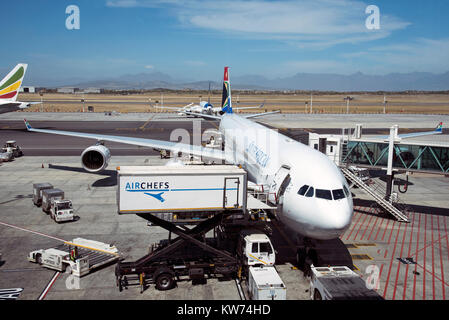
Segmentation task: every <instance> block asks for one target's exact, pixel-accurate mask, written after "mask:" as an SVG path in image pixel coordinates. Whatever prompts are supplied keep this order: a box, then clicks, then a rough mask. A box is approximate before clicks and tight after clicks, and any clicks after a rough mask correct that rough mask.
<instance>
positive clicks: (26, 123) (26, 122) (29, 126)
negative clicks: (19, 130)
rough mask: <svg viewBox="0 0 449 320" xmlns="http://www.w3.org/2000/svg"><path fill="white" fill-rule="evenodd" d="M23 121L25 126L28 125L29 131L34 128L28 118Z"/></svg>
mask: <svg viewBox="0 0 449 320" xmlns="http://www.w3.org/2000/svg"><path fill="white" fill-rule="evenodd" d="M23 122H25V127H27V130H28V131H30V130H31V129H33V128H32V127H31V125H30V124H29V123H28V121H27V120H26V119H23Z"/></svg>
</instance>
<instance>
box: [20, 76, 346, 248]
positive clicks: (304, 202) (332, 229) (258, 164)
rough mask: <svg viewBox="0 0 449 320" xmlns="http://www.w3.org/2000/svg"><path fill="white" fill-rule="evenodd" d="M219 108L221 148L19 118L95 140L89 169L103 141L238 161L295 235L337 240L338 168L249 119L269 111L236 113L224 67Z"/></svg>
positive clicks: (342, 219) (340, 222)
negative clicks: (267, 192) (65, 127)
mask: <svg viewBox="0 0 449 320" xmlns="http://www.w3.org/2000/svg"><path fill="white" fill-rule="evenodd" d="M221 111H222V113H223V114H222V115H220V116H218V115H217V116H215V115H207V117H208V118H211V119H216V120H220V125H219V132H220V133H221V134H222V135H223V136H224V142H225V148H224V150H223V151H222V150H218V149H212V148H205V147H202V146H197V145H190V144H183V143H176V142H168V141H161V140H153V139H143V138H134V137H123V136H110V135H102V134H90V133H80V132H69V131H59V130H48V129H35V128H32V127H31V125H30V124H29V123H28V122H27V121H26V120H24V121H25V125H26V128H27V130H28V131H32V132H40V133H49V134H59V135H66V136H74V137H81V138H90V139H95V140H97V141H98V142H97V144H96V145H94V146H91V147H88V148H87V149H86V150H84V151H83V153H82V155H81V162H82V165H83V167H84V169H85V170H87V171H88V172H98V171H101V170H103V169H105V168H106V166H107V163H108V161H109V159H110V152H109V149H107V148H106V147H105V146H104V141H113V142H120V143H125V144H132V145H138V146H144V147H151V148H156V149H165V150H170V151H173V152H174V153H176V152H183V153H187V154H193V155H197V156H203V157H207V158H214V159H218V160H222V161H225V162H226V163H231V164H232V163H233V164H240V165H241V166H242V167H243V168H244V169H245V170H246V171H247V173H248V180H249V181H251V182H252V183H255V184H257V185H265V186H267V188H269V190H270V194H271V196H270V201H271V202H272V203H274V204H277V205H278V206H279V210H278V217H279V219H280V220H281V221H282V222H283V223H284V224H285V225H287V226H289V227H290V228H291V229H292V230H294V231H295V232H297V233H299V234H300V235H302V236H304V237H306V238H311V239H321V240H326V239H336V238H338V237H339V236H340V235H342V234H343V233H344V232H345V231H346V230H347V229H348V228H349V226H350V224H351V219H352V216H353V202H352V195H351V193H350V192H349V186H348V183H347V182H346V179H345V177H344V176H343V174H342V173H341V171H340V169H339V168H338V167H337V166H336V165H335V164H334V162H332V161H331V160H330V159H329V158H328V157H327V156H325V155H324V154H322V153H321V152H319V151H317V150H315V149H313V148H311V147H309V146H307V145H304V144H302V143H300V142H298V141H295V140H292V139H290V138H288V137H287V136H284V135H282V134H279V133H278V132H277V131H275V130H272V129H269V128H267V127H265V126H263V125H260V124H258V123H256V122H253V121H251V120H250V119H251V118H255V117H258V116H262V115H266V114H269V113H260V114H248V115H238V114H235V113H234V112H233V108H232V98H231V87H230V81H229V74H228V67H225V69H224V81H223V96H222V109H221ZM242 130H245V131H242ZM245 132H246V133H247V134H242V133H245ZM267 142H268V143H267ZM273 149H274V150H273Z"/></svg>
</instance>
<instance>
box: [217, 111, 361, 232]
mask: <svg viewBox="0 0 449 320" xmlns="http://www.w3.org/2000/svg"><path fill="white" fill-rule="evenodd" d="M220 131H221V132H222V134H223V135H224V139H225V150H226V153H227V154H233V155H234V159H229V161H232V162H234V163H236V164H241V165H242V167H243V168H244V169H245V170H246V171H247V172H248V179H249V180H250V181H252V182H254V183H256V184H261V185H265V186H269V187H270V192H271V193H274V195H272V198H273V200H274V201H275V202H276V203H277V204H278V206H279V207H280V209H279V210H278V215H279V218H280V220H281V221H282V222H283V223H284V224H285V225H287V226H289V227H290V228H291V229H293V230H294V231H296V232H298V233H300V234H301V235H303V236H306V237H310V238H314V239H323V240H324V239H334V238H338V237H339V236H340V235H342V234H343V233H344V231H345V230H346V229H347V228H348V227H349V225H350V223H351V219H352V215H353V202H352V197H351V194H350V192H349V191H348V190H349V187H348V185H347V182H346V179H345V178H344V176H343V175H342V174H341V171H340V170H339V169H338V167H337V166H336V165H335V164H334V163H333V162H332V161H331V160H329V159H328V158H327V157H326V156H325V155H324V154H322V153H321V152H318V151H317V150H314V149H313V148H310V147H309V146H306V145H304V144H302V143H300V142H298V141H295V140H292V139H290V138H288V137H286V136H285V135H282V134H280V133H278V132H277V131H275V130H272V129H269V128H267V127H265V126H262V125H260V124H258V123H255V122H253V121H251V120H248V119H246V118H243V117H240V116H238V115H236V114H224V115H223V117H222V120H221V123H220ZM304 186H309V187H313V190H312V192H309V194H308V196H306V195H305V194H303V195H301V194H299V193H298V192H299V191H300V189H301V188H302V187H304ZM344 188H346V189H345V190H344ZM311 194H313V195H312V196H311ZM329 195H330V197H329ZM342 195H343V196H342Z"/></svg>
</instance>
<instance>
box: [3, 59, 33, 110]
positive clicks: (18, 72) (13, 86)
mask: <svg viewBox="0 0 449 320" xmlns="http://www.w3.org/2000/svg"><path fill="white" fill-rule="evenodd" d="M27 67H28V65H27V64H24V63H19V64H18V65H17V66H16V67H15V68H14V69H13V70H12V71H11V72H10V73H8V75H7V76H6V77H5V78H3V80H2V81H1V82H0V100H11V101H16V99H17V94H18V93H19V89H20V86H21V85H22V82H23V77H24V76H25V72H26V70H27Z"/></svg>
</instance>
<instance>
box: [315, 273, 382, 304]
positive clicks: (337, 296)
mask: <svg viewBox="0 0 449 320" xmlns="http://www.w3.org/2000/svg"><path fill="white" fill-rule="evenodd" d="M311 272H312V276H311V278H310V299H312V300H382V297H381V296H380V295H379V294H377V292H376V291H374V290H372V289H369V288H367V286H366V283H365V281H364V280H363V279H362V278H361V277H360V276H359V275H358V274H357V273H355V272H354V271H352V270H351V269H349V268H348V267H346V266H338V267H314V266H313V265H312V267H311Z"/></svg>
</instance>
